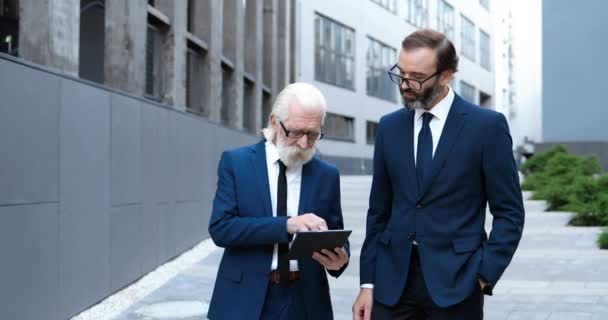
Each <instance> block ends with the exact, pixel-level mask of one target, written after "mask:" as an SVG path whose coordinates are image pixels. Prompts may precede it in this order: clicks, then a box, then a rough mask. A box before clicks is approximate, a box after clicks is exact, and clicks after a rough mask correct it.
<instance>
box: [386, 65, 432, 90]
mask: <svg viewBox="0 0 608 320" xmlns="http://www.w3.org/2000/svg"><path fill="white" fill-rule="evenodd" d="M395 68H397V65H396V64H395V65H394V66H393V67H392V68H391V69H390V70H388V71H387V72H388V77H389V78H391V81H392V82H394V83H396V84H397V85H398V86H401V85H402V84H403V83H404V82H405V84H407V86H408V87H410V88H412V89H414V90H416V91H418V90H421V89H422V85H423V84H424V83H425V82H427V81H429V80H431V79H432V78H433V77H435V76H436V75H438V74H440V73H441V71H439V70H437V71H436V72H435V73H433V74H432V75H430V76H428V78H426V79H424V80H416V79H410V78H404V77H402V76H401V75H399V74H396V73H394V72H393V70H395Z"/></svg>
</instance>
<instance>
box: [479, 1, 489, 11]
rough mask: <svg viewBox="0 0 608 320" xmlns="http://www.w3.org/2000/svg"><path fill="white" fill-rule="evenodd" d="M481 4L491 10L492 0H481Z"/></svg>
mask: <svg viewBox="0 0 608 320" xmlns="http://www.w3.org/2000/svg"><path fill="white" fill-rule="evenodd" d="M479 4H480V5H481V6H482V7H484V9H486V10H488V11H490V0H479Z"/></svg>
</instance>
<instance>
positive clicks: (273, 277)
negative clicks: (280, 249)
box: [269, 270, 300, 283]
mask: <svg viewBox="0 0 608 320" xmlns="http://www.w3.org/2000/svg"><path fill="white" fill-rule="evenodd" d="M269 277H270V282H271V283H281V276H280V274H279V271H277V270H273V271H271V272H270V275H269ZM299 279H300V271H289V281H295V280H299Z"/></svg>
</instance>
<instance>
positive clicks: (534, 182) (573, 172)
mask: <svg viewBox="0 0 608 320" xmlns="http://www.w3.org/2000/svg"><path fill="white" fill-rule="evenodd" d="M600 171H601V166H600V164H599V161H598V160H597V158H595V157H589V158H583V157H579V156H575V155H572V154H567V153H559V154H556V155H554V156H553V157H552V158H551V159H549V160H548V161H547V162H546V164H545V167H544V168H543V169H538V170H537V171H536V172H534V173H532V174H531V175H529V176H528V177H527V178H526V180H525V181H524V183H523V184H522V189H524V190H534V191H535V192H534V196H533V198H534V199H545V200H547V201H548V202H549V209H550V210H555V209H557V208H559V207H561V206H564V205H566V204H568V203H569V202H570V199H568V193H570V192H572V190H568V187H569V186H571V185H572V184H573V183H574V181H575V180H576V179H577V177H589V176H591V175H593V174H597V173H599V172H600ZM580 186H584V183H583V182H580Z"/></svg>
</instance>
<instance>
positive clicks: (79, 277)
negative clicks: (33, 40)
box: [60, 80, 110, 316]
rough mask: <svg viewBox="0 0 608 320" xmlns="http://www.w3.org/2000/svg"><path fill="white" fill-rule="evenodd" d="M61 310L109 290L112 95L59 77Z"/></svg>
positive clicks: (71, 308) (66, 312)
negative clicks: (60, 83) (60, 82)
mask: <svg viewBox="0 0 608 320" xmlns="http://www.w3.org/2000/svg"><path fill="white" fill-rule="evenodd" d="M61 87H62V88H61V93H62V110H61V136H60V141H61V234H60V239H61V259H62V263H63V264H62V268H61V278H60V279H61V284H62V288H61V289H62V291H61V294H60V295H61V297H62V298H63V303H62V305H61V307H62V308H61V313H60V314H61V315H62V316H68V315H72V314H74V313H75V312H79V311H81V310H82V309H83V308H84V307H85V306H89V305H91V304H93V303H95V302H97V301H99V300H100V298H102V297H104V296H105V295H107V294H108V293H109V292H110V290H109V289H110V288H109V283H110V281H109V271H110V268H109V258H108V257H109V244H110V239H109V230H110V226H109V207H110V206H109V204H110V195H109V191H110V132H109V131H110V96H109V93H108V92H105V91H102V90H99V89H97V88H93V87H90V86H87V85H83V84H81V83H77V82H75V81H72V80H62V85H61Z"/></svg>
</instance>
